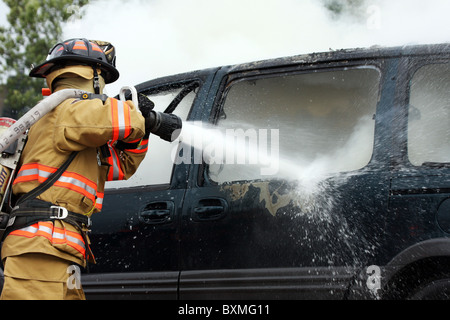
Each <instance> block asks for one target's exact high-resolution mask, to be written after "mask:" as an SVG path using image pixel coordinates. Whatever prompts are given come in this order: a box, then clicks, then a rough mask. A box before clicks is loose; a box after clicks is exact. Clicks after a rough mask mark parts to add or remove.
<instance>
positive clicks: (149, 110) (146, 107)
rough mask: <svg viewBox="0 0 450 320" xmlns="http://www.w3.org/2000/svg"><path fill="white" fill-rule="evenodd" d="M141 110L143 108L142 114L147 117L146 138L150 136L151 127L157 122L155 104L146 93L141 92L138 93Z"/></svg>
mask: <svg viewBox="0 0 450 320" xmlns="http://www.w3.org/2000/svg"><path fill="white" fill-rule="evenodd" d="M138 102H139V110H141V113H142V116H143V117H144V118H145V135H144V139H148V137H149V136H150V132H151V131H150V129H151V128H152V126H153V125H154V124H155V122H156V115H155V112H154V111H153V108H154V107H155V104H154V103H153V101H151V100H150V99H149V98H148V97H147V96H146V95H144V94H142V93H140V94H139V95H138Z"/></svg>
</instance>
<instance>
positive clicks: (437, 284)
mask: <svg viewBox="0 0 450 320" xmlns="http://www.w3.org/2000/svg"><path fill="white" fill-rule="evenodd" d="M409 300H450V278H445V279H438V280H434V281H431V282H429V283H427V284H426V285H425V286H423V287H422V288H420V289H419V290H418V291H416V292H415V293H414V294H413V295H411V296H410V297H409Z"/></svg>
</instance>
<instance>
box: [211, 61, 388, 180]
mask: <svg viewBox="0 0 450 320" xmlns="http://www.w3.org/2000/svg"><path fill="white" fill-rule="evenodd" d="M379 82H380V72H379V70H378V69H376V68H375V67H370V66H367V67H366V66H364V67H358V68H348V69H345V70H343V69H342V70H326V71H322V70H315V72H311V73H300V74H281V75H280V74H278V75H276V76H274V75H271V76H268V77H265V78H261V77H259V78H251V79H250V78H245V79H240V80H236V81H235V82H232V83H230V84H229V85H228V86H229V89H228V91H227V92H226V93H225V98H224V102H223V104H222V109H221V113H220V115H219V119H218V121H217V128H218V130H221V131H222V133H223V136H224V137H225V140H226V141H227V143H225V146H224V149H223V161H222V163H220V161H218V158H217V157H215V158H214V159H213V160H215V161H210V162H211V163H210V164H209V165H208V167H207V168H208V174H209V179H211V180H213V181H215V182H218V183H226V182H231V181H239V180H253V179H272V178H283V179H284V178H288V179H292V178H293V179H296V180H297V179H300V178H301V175H302V174H307V172H316V173H317V174H328V173H337V172H346V171H352V170H358V169H361V168H363V167H365V166H366V165H367V164H368V163H369V161H370V159H371V157H372V152H373V144H374V127H375V121H374V115H375V110H376V106H377V102H378V91H379ZM230 140H232V141H233V142H232V144H233V143H234V145H233V146H232V147H231V148H230V147H229V142H230ZM230 150H231V151H230ZM217 153H218V152H217V150H215V154H217ZM230 153H234V154H232V155H231V156H230ZM204 158H206V159H207V156H206V157H205V156H204ZM296 175H299V176H296Z"/></svg>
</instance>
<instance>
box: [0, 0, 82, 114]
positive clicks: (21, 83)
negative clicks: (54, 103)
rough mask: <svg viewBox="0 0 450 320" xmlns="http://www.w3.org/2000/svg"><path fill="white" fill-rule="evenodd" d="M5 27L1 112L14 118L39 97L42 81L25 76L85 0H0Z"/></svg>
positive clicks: (0, 46)
mask: <svg viewBox="0 0 450 320" xmlns="http://www.w3.org/2000/svg"><path fill="white" fill-rule="evenodd" d="M3 2H4V3H5V4H6V5H7V6H8V7H9V9H10V12H9V14H8V16H7V19H8V22H9V26H7V27H0V73H1V75H2V77H1V78H0V79H1V81H3V82H4V87H5V88H6V97H5V101H4V109H3V115H7V116H10V117H13V118H18V117H19V116H21V114H22V113H24V112H26V111H27V110H28V109H29V108H31V107H33V106H34V105H36V103H37V102H38V101H39V100H40V99H42V95H41V93H40V89H41V88H42V87H43V85H44V84H45V82H44V81H43V80H42V79H34V78H30V77H29V76H28V73H29V70H30V67H31V65H32V64H39V63H41V62H43V61H44V60H45V58H46V56H47V53H48V50H49V49H50V48H51V47H52V46H53V45H54V44H55V43H57V42H58V41H61V40H62V39H61V36H62V25H63V23H65V22H67V21H68V20H69V19H70V18H71V17H73V16H74V15H79V14H80V12H79V11H80V10H82V7H83V6H85V5H86V4H88V3H89V0H3Z"/></svg>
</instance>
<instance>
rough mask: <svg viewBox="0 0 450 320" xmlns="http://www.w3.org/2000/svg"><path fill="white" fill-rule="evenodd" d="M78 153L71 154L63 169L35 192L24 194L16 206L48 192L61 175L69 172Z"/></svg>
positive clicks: (51, 176)
mask: <svg viewBox="0 0 450 320" xmlns="http://www.w3.org/2000/svg"><path fill="white" fill-rule="evenodd" d="M77 153H78V151H74V152H72V153H71V154H70V156H69V158H68V159H67V160H66V162H64V163H63V164H62V165H61V167H59V168H58V170H56V171H55V172H53V173H52V174H51V175H50V176H49V177H48V178H47V180H45V181H44V182H43V183H41V184H40V185H39V186H37V187H36V188H34V189H33V190H31V191H30V192H28V193H26V194H24V195H23V196H21V197H20V198H19V200H17V203H16V205H19V204H21V203H22V202H24V201H27V200H30V199H34V198H36V197H37V196H38V195H40V194H41V193H42V192H44V191H45V190H47V189H48V188H50V187H51V186H52V185H53V184H54V183H55V182H56V181H57V180H58V179H59V178H60V177H61V175H62V174H63V173H64V171H66V170H67V168H68V167H69V165H70V163H71V162H72V160H73V159H74V158H75V156H76V155H77Z"/></svg>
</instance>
